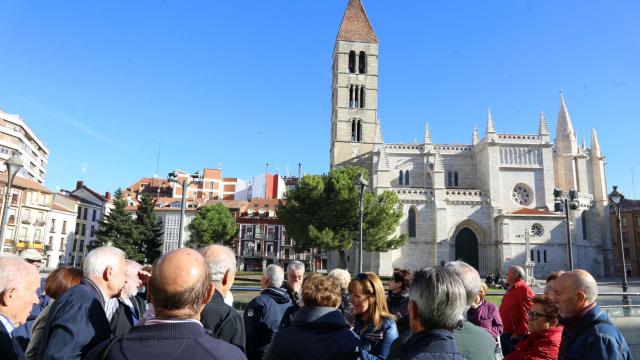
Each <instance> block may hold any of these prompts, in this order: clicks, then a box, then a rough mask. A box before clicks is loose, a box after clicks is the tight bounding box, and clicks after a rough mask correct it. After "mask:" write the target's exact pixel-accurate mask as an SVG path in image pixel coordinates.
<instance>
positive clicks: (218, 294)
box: [200, 245, 245, 351]
mask: <svg viewBox="0 0 640 360" xmlns="http://www.w3.org/2000/svg"><path fill="white" fill-rule="evenodd" d="M200 253H201V254H202V255H203V256H204V259H205V260H206V261H207V265H208V266H209V271H210V272H211V282H212V283H213V285H214V287H215V292H214V294H213V297H212V298H211V301H210V302H209V303H208V304H207V305H206V306H205V307H204V310H202V314H200V322H202V326H204V328H205V329H207V330H209V331H210V334H211V336H213V337H214V338H216V339H220V340H224V341H226V342H228V343H231V344H233V345H235V346H237V347H238V348H240V350H242V351H244V342H245V336H244V322H243V321H242V316H241V315H240V314H238V312H237V311H236V310H235V309H234V308H232V307H231V306H229V305H227V304H225V302H224V298H225V297H226V296H227V294H228V293H229V292H230V291H231V287H232V286H233V281H234V280H235V277H236V256H235V254H234V253H233V250H231V249H230V248H228V247H226V246H222V245H209V246H207V247H205V248H203V249H201V250H200Z"/></svg>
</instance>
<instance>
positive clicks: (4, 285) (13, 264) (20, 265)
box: [0, 255, 35, 293]
mask: <svg viewBox="0 0 640 360" xmlns="http://www.w3.org/2000/svg"><path fill="white" fill-rule="evenodd" d="M29 268H31V269H34V271H35V268H34V267H33V266H32V265H31V264H29V263H28V262H26V261H24V260H23V259H22V258H21V257H19V256H15V255H8V256H1V257H0V293H3V292H4V291H6V290H9V289H11V288H18V287H20V286H22V285H24V284H25V281H24V272H25V270H26V269H29Z"/></svg>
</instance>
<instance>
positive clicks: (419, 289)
mask: <svg viewBox="0 0 640 360" xmlns="http://www.w3.org/2000/svg"><path fill="white" fill-rule="evenodd" d="M409 298H410V299H411V301H413V302H414V303H415V305H416V308H417V311H418V318H419V319H420V323H421V324H422V326H424V327H425V328H427V329H430V330H435V329H449V330H451V329H453V328H455V327H456V326H457V324H458V321H459V320H460V314H461V313H462V312H463V311H464V310H465V307H466V303H465V300H466V292H465V290H464V286H463V285H462V281H461V280H460V279H459V278H458V276H456V274H455V273H453V272H451V271H450V270H448V269H446V268H440V267H438V268H424V269H422V270H418V271H416V272H415V273H414V274H413V280H412V282H411V288H410V290H409Z"/></svg>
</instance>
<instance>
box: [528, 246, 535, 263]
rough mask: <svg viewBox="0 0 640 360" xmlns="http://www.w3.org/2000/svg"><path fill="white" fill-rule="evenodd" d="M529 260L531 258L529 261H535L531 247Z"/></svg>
mask: <svg viewBox="0 0 640 360" xmlns="http://www.w3.org/2000/svg"><path fill="white" fill-rule="evenodd" d="M529 260H531V261H535V260H534V258H533V249H531V250H530V251H529Z"/></svg>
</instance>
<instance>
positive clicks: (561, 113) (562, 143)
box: [556, 91, 578, 155]
mask: <svg viewBox="0 0 640 360" xmlns="http://www.w3.org/2000/svg"><path fill="white" fill-rule="evenodd" d="M556 150H557V151H558V153H559V154H574V155H575V154H577V152H578V141H577V140H576V133H575V131H574V130H573V124H572V123H571V117H570V116H569V111H568V110H567V106H566V105H565V103H564V96H563V94H562V91H561V92H560V110H558V124H557V127H556Z"/></svg>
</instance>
